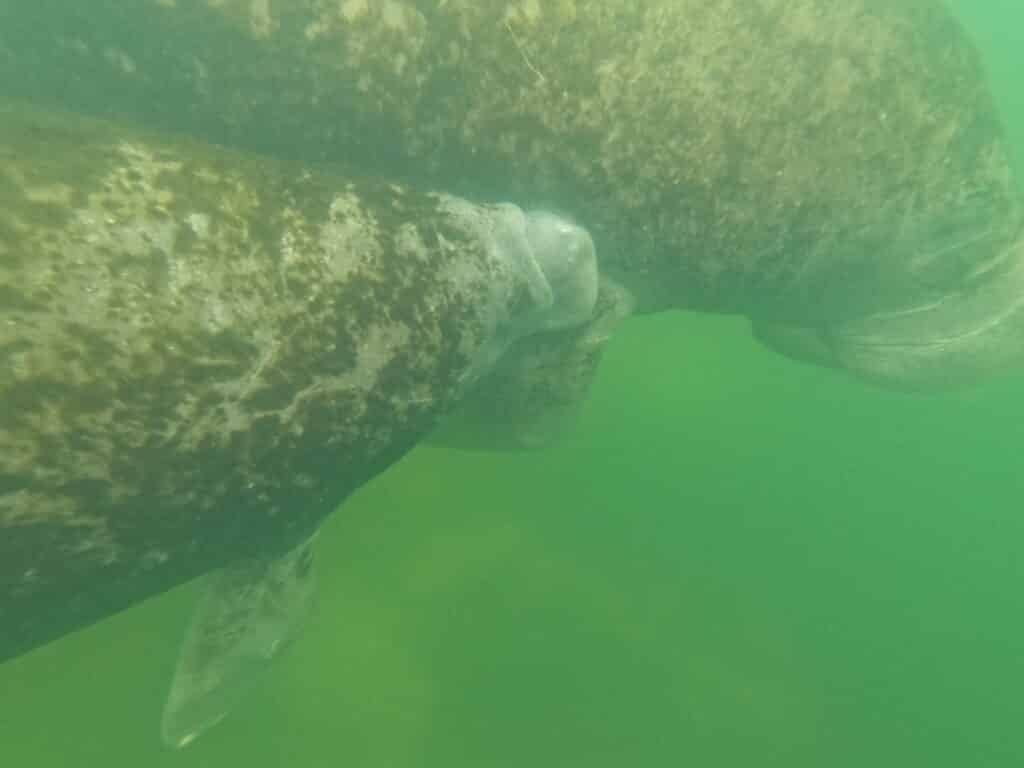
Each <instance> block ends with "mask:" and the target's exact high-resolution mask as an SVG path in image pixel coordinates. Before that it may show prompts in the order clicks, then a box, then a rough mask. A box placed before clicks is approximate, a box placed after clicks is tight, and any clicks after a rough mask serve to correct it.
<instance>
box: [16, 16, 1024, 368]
mask: <svg viewBox="0 0 1024 768" xmlns="http://www.w3.org/2000/svg"><path fill="white" fill-rule="evenodd" d="M51 4H52V2H51V3H48V2H46V0H43V1H42V2H39V3H32V4H25V5H24V6H23V7H21V8H19V9H18V10H14V11H9V12H8V14H7V16H8V18H6V19H5V24H4V25H3V28H2V29H0V51H3V52H4V53H3V55H4V60H5V63H6V65H5V67H4V68H3V71H2V73H0V78H6V79H5V80H3V81H0V82H2V84H3V85H4V87H5V88H6V89H7V90H8V92H10V93H15V94H21V95H24V96H25V97H31V98H45V96H44V95H45V94H59V95H60V98H61V99H63V100H68V99H70V100H71V101H72V102H74V103H75V104H76V105H77V106H78V108H80V109H82V110H83V111H87V112H100V111H111V110H112V111H116V112H129V113H131V114H132V115H133V116H135V117H136V118H138V119H141V120H145V121H149V122H152V123H154V124H159V125H173V126H175V127H178V128H180V129H181V130H183V131H185V132H187V133H191V134H194V135H201V136H207V137H209V138H212V139H214V140H216V141H219V142H223V143H227V144H233V145H237V146H247V147H252V148H258V149H260V150H261V151H267V152H269V153H271V154H275V155H279V156H283V155H289V156H296V155H297V156H301V157H303V158H305V159H309V160H312V161H315V162H342V163H359V164H361V165H362V167H364V168H366V169H368V170H369V171H370V172H372V173H374V174H384V175H394V176H396V177H403V178H405V177H408V178H416V179H425V180H427V181H428V182H429V183H430V185H431V186H433V187H435V188H440V189H445V190H448V191H452V192H461V193H465V194H468V195H470V196H472V197H474V198H476V197H482V198H491V199H511V200H517V201H529V202H535V203H537V204H541V205H544V206H546V207H555V208H557V209H562V210H567V211H569V212H570V213H571V214H572V215H573V216H574V217H575V218H576V219H577V220H578V221H579V222H581V224H582V225H583V226H585V227H586V228H587V229H588V230H590V231H591V232H592V234H593V236H594V239H595V241H596V243H597V250H598V253H599V254H600V260H601V269H602V272H603V273H604V274H606V275H607V276H610V277H613V278H614V279H616V280H618V281H619V282H620V283H622V284H623V285H624V286H625V287H626V288H628V289H629V290H630V291H631V292H632V293H633V294H634V296H635V297H636V304H637V310H638V311H641V312H643V311H654V310H658V309H664V308H672V307H675V308H684V309H696V310H705V311H713V312H730V313H738V314H742V315H746V316H748V317H750V318H751V320H752V321H753V323H754V326H755V329H756V333H757V336H758V337H759V338H761V339H763V340H764V341H766V342H767V343H769V344H771V345H772V346H774V347H775V348H777V349H779V350H780V351H784V352H786V353H787V354H792V355H793V356H795V357H798V358H801V359H806V360H810V361H814V362H818V363H821V364H827V365H834V366H838V367H841V368H846V369H849V370H851V371H854V372H856V373H860V374H862V375H865V376H868V377H870V378H872V379H874V380H877V381H879V382H882V383H890V384H894V385H898V386H907V387H911V388H924V387H930V386H943V385H946V384H949V383H955V382H959V381H962V380H971V379H973V378H976V377H978V376H982V375H985V374H986V373H987V372H988V371H989V370H990V369H993V368H998V367H1001V366H1003V365H1005V364H1008V363H1010V364H1012V363H1013V362H1015V361H1016V360H1017V359H1018V358H1019V357H1020V354H1021V353H1020V345H1019V344H1013V345H1009V347H1008V342H1007V338H1016V337H1017V336H1018V335H1019V332H1020V331H1021V325H1022V320H1021V312H1020V311H1019V308H1018V306H1017V304H1016V296H1018V295H1019V294H1020V290H1019V288H1020V281H1021V276H1020V266H1019V265H1020V263H1021V261H1022V259H1024V257H1022V247H1021V246H1020V244H1019V242H1020V239H1021V219H1022V214H1021V210H1020V203H1019V199H1018V194H1017V190H1016V188H1015V186H1014V181H1013V179H1012V177H1011V173H1010V169H1009V163H1008V160H1007V150H1006V147H1005V143H1004V137H1003V133H1002V130H1001V127H1000V125H999V121H998V119H997V116H996V112H995V109H994V107H993V104H992V101H991V97H990V95H989V92H988V90H987V87H986V83H985V78H984V74H983V71H982V68H981V66H980V64H979V61H978V57H977V55H976V52H975V51H974V49H973V48H972V46H971V44H970V43H969V41H968V40H967V39H966V37H965V35H964V33H963V31H962V30H961V29H960V28H959V27H958V25H957V23H956V22H955V20H954V19H953V17H952V16H951V15H950V13H949V12H948V10H947V9H946V8H945V7H944V4H943V3H942V2H940V0H905V1H904V2H898V3H893V2H890V1H889V0H852V1H851V2H836V0H758V2H752V1H751V0H645V1H643V2H636V0H600V1H598V2H587V3H582V2H575V1H574V0H540V2H528V3H527V2H517V1H516V0H472V2H470V1H469V0H454V1H452V2H444V3H437V2H416V1H414V0H396V1H395V2H387V3H373V2H368V3H361V2H352V3H326V2H322V1H321V0H295V1H294V2H289V3H251V2H249V1H248V0H226V1H225V0H217V2H213V1H212V0H174V1H173V2H170V1H169V2H160V3H147V4H142V3H136V4H127V7H126V4H125V3H123V2H120V1H119V0H96V2H93V3H89V4H88V5H82V6H80V7H76V8H72V9H68V8H64V7H63V5H65V4H60V5H61V12H60V13H58V14H55V13H54V9H52V8H47V6H48V5H51ZM52 18H60V19H61V20H62V23H61V25H60V28H59V29H58V28H55V27H54V26H53V24H52V22H48V19H52ZM68 30H73V32H71V33H69V32H68ZM168 40H173V44H168V42H167V41H168ZM228 42H229V43H230V44H227V43H228ZM68 82H71V83H73V84H74V89H73V91H72V92H69V88H68V87H67V83H68ZM973 297H978V298H973Z"/></svg>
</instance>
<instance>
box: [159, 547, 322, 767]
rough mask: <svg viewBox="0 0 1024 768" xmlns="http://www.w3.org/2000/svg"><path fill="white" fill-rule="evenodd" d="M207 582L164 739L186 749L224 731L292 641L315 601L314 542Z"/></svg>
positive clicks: (171, 695) (194, 617) (181, 660)
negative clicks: (202, 737)
mask: <svg viewBox="0 0 1024 768" xmlns="http://www.w3.org/2000/svg"><path fill="white" fill-rule="evenodd" d="M315 536H316V534H314V535H313V536H312V537H310V538H309V539H307V540H305V541H303V542H302V543H301V544H300V545H299V546H297V547H295V548H294V549H292V550H290V551H288V552H286V553H285V554H283V555H280V556H278V557H273V558H254V559H249V560H244V561H240V562H238V563H233V564H231V565H229V566H227V567H225V568H222V569H220V570H219V571H215V572H214V573H211V574H209V575H208V576H207V577H206V583H205V585H204V591H203V594H202V596H201V597H200V599H199V603H198V605H197V606H196V609H195V612H194V613H193V615H192V619H191V621H190V623H189V627H188V629H187V630H186V633H185V639H184V642H183V643H182V647H181V653H180V656H179V658H178V665H177V668H176V670H175V673H174V679H173V681H172V682H171V689H170V692H169V694H168V696H167V702H166V704H165V705H164V713H163V721H162V723H161V735H162V737H163V741H164V743H165V744H166V745H167V746H169V747H172V748H174V749H180V748H182V747H186V746H188V745H189V744H191V743H192V742H193V741H195V740H196V739H197V738H198V737H199V736H200V735H201V734H202V733H204V732H205V731H207V730H209V729H210V728H212V727H213V726H214V725H216V724H217V723H219V722H220V721H221V720H222V719H223V718H224V717H225V716H226V715H227V714H228V713H229V712H230V711H231V709H232V708H233V707H234V706H235V704H237V703H238V702H239V700H240V699H241V698H242V697H243V696H244V695H245V694H246V693H247V692H248V691H250V690H251V689H252V687H253V686H254V685H255V684H256V683H257V682H258V681H259V679H260V677H261V675H262V673H263V672H264V671H265V670H266V669H267V667H268V665H269V664H270V663H271V661H272V660H273V659H274V658H275V657H276V656H277V655H278V654H279V653H280V652H281V651H282V650H283V649H284V648H285V647H286V646H287V645H288V644H289V643H290V642H291V641H292V640H293V639H294V638H295V636H296V634H297V633H298V631H299V628H300V627H301V625H302V623H303V620H304V619H305V617H306V615H307V614H308V613H309V610H310V606H311V604H312V599H313V591H314V590H313V587H314V578H313V568H312V565H313V549H312V545H313V539H314V538H315Z"/></svg>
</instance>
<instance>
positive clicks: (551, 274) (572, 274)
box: [526, 211, 598, 330]
mask: <svg viewBox="0 0 1024 768" xmlns="http://www.w3.org/2000/svg"><path fill="white" fill-rule="evenodd" d="M526 239H527V242H529V244H530V247H531V249H532V250H533V258H534V259H535V260H536V262H537V265H538V266H539V267H540V269H541V272H543V274H544V277H545V279H546V280H547V283H548V286H549V287H550V289H551V304H550V306H549V307H548V308H547V309H545V310H542V311H541V312H540V314H539V315H538V317H537V318H536V321H537V322H538V323H539V325H540V328H542V329H543V330H555V329H558V328H568V327H572V326H576V325H581V324H582V323H585V322H586V321H588V320H589V319H590V318H591V316H592V315H593V314H594V306H595V304H596V303H597V292H598V274H597V256H596V252H595V250H594V241H593V239H592V238H591V237H590V233H588V232H587V230H585V229H584V228H583V227H581V226H580V225H578V224H576V223H575V222H574V221H572V220H570V219H569V218H567V217H564V216H560V215H558V214H555V213H552V212H550V211H530V212H528V213H527V214H526Z"/></svg>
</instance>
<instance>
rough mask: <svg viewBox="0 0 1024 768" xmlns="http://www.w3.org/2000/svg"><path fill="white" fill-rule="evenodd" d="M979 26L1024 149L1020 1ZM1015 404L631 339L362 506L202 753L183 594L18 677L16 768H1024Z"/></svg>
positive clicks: (412, 468)
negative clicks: (467, 448)
mask: <svg viewBox="0 0 1024 768" xmlns="http://www.w3.org/2000/svg"><path fill="white" fill-rule="evenodd" d="M961 5H962V6H963V15H964V18H965V19H966V21H967V22H968V24H969V26H970V28H971V30H972V32H973V34H975V35H976V36H977V38H978V39H979V40H980V41H981V43H982V45H983V46H984V48H985V53H986V56H987V58H988V62H989V66H990V72H991V77H992V80H993V83H994V87H995V88H996V90H997V93H998V94H999V96H1000V99H1001V101H1002V104H1003V106H1004V109H1005V115H1006V119H1007V123H1008V125H1009V129H1010V131H1011V133H1012V135H1013V136H1014V137H1015V143H1016V145H1017V147H1018V148H1019V149H1020V150H1024V90H1021V88H1020V86H1019V80H1018V77H1019V72H1020V71H1024V62H1022V59H1021V54H1020V50H1019V47H1018V46H1017V43H1016V39H1017V37H1018V36H1019V31H1018V30H1019V29H1021V28H1022V24H1024V11H1022V10H1020V8H1021V6H1020V5H1019V3H1017V2H1011V0H1002V1H1001V2H997V1H996V0H985V2H972V3H968V2H966V0H964V2H962V3H961ZM1021 156H1022V157H1024V152H1022V153H1021ZM1022 385H1024V379H1022V378H1019V377H1018V378H1016V379H1012V378H1011V379H1002V380H999V381H994V382H991V383H990V384H988V385H987V386H985V387H983V388H981V389H977V390H973V391H971V392H967V393H961V394H957V395H952V396H943V397H921V398H916V397H907V396H901V395H895V394H891V393H885V392H877V391H874V390H870V389H867V388H865V387H864V386H862V385H860V384H857V383H855V382H852V381H849V380H847V379H845V378H842V377H839V376H836V375H833V374H831V373H829V372H825V371H819V370H816V369H811V368H805V367H801V366H798V365H795V364H792V363H790V362H787V361H785V360H783V359H781V358H779V357H776V356H774V355H773V354H771V353H769V352H767V351H764V350H762V349H761V348H759V347H758V346H756V345H755V343H754V342H753V341H751V340H750V339H749V334H748V332H747V328H746V325H745V323H743V322H740V321H737V320H732V319H727V318H725V319H723V318H708V317H698V316H688V315H683V314H672V315H665V316H661V317H655V318H647V319H642V320H635V321H632V322H630V323H629V324H628V325H627V327H626V328H625V329H624V330H623V331H622V332H621V334H620V335H619V336H618V337H617V338H616V340H615V342H614V344H613V346H612V348H611V351H610V353H609V356H608V358H607V360H606V362H605V364H604V366H603V369H602V372H601V375H600V377H599V380H598V382H597V385H596V389H595V391H594V394H593V397H592V399H591V401H590V403H589V405H588V408H587V410H586V413H585V418H584V421H583V424H582V426H581V429H580V430H579V431H578V432H577V433H576V434H575V435H574V436H573V438H572V439H571V440H570V441H568V442H567V443H565V444H564V445H561V446H559V447H557V448H555V449H552V450H549V451H547V452H545V453H542V454H538V455H527V456H511V457H510V456H492V455H474V454H462V453H455V452H449V451H447V450H443V449H439V448H432V447H421V448H419V449H417V450H416V451H414V452H413V453H412V454H411V455H410V456H408V457H407V458H406V459H405V460H404V461H402V462H401V463H400V464H399V465H398V466H396V467H394V468H393V469H392V470H391V471H389V472H388V473H386V474H385V475H384V476H382V477H379V478H378V479H377V480H376V481H375V482H373V483H371V484H370V485H369V486H368V487H366V488H364V489H363V490H362V491H361V492H360V493H358V494H357V495H356V496H355V497H354V498H353V499H351V501H350V502H349V503H347V504H345V506H344V507H343V508H342V509H341V510H340V511H339V512H338V513H337V514H336V515H335V516H334V517H333V518H332V519H331V520H330V521H329V523H328V525H327V526H326V529H325V532H324V535H323V537H322V542H321V546H320V550H319V555H318V557H319V565H318V567H319V570H320V583H321V589H320V597H319V602H318V605H317V609H316V614H315V616H314V618H313V621H312V622H311V623H310V625H309V627H308V629H307V631H306V633H305V636H304V637H303V638H302V640H301V642H300V643H299V644H297V645H296V646H295V647H294V648H293V649H292V650H291V651H290V652H289V654H288V655H287V656H286V657H285V658H283V659H282V660H281V662H280V663H279V664H278V665H276V666H275V667H274V670H273V672H272V674H271V676H270V678H269V679H268V680H267V681H266V683H265V685H263V687H261V688H260V689H259V690H257V691H256V692H255V693H254V694H253V695H252V696H251V697H250V698H249V699H248V700H247V701H246V702H245V703H244V705H243V706H242V707H240V708H239V709H238V710H237V711H236V712H235V713H233V714H232V716H231V717H230V718H229V719H228V720H226V721H225V722H224V723H223V724H222V725H221V726H219V727H218V728H216V729H214V730H213V731H211V732H210V733H209V734H208V735H207V736H205V737H204V738H203V739H202V740H200V741H199V742H198V743H197V744H196V745H194V746H193V747H191V748H190V749H188V750H186V751H184V752H181V753H171V752H167V751H165V750H164V749H162V748H161V746H160V743H159V739H158V732H157V727H158V722H159V717H160V711H161V707H162V705H163V698H164V696H165V694H166V686H167V682H168V680H169V678H170V675H171V672H172V670H173V664H174V661H175V657H176V653H177V648H178V645H179V642H180V636H181V631H182V627H183V625H184V623H185V620H186V618H187V616H188V614H189V612H190V610H191V607H192V602H193V599H194V597H195V588H194V586H187V587H184V588H182V589H179V590H176V591H174V592H172V593H170V594H168V595H165V596H163V597H161V598H159V599H155V600H151V601H149V602H147V603H145V604H143V605H141V606H138V607H136V608H135V609H133V610H130V611H128V612H125V613H124V614H122V615H119V616H117V617H115V618H113V619H111V620H108V621H106V622H104V623H102V624H100V625H97V626H95V627H92V628H90V629H88V630H85V631H82V632H80V633H77V634H75V635H73V636H70V637H67V638H65V639H63V640H61V641H59V642H57V643H54V644H52V645H50V646H47V647H45V648H42V649H40V650H37V651H35V652H34V653H31V654H29V655H27V656H24V657H22V658H19V659H17V660H15V661H13V662H10V663H7V664H5V665H3V666H2V667H0V761H2V764H3V765H5V766H19V767H22V768H49V767H50V766H71V765H75V766H108V767H109V768H120V767H121V766H125V767H127V766H131V767H132V768H136V767H137V766H164V765H167V766H170V765H174V766H215V765H216V766H246V768H257V767H258V766H303V768H306V767H308V768H316V767H318V766H336V765H353V766H365V767H367V768H369V767H373V766H381V767H382V768H383V767H385V766H386V767H388V768H406V767H410V768H411V767H413V766H430V767H431V768H433V767H434V766H445V768H457V767H458V766H474V768H475V767H476V766H509V767H511V766H516V767H517V768H521V767H523V766H541V767H544V768H546V767H548V766H551V767H555V766H557V767H559V768H562V767H564V766H587V768H598V767H600V766H627V765H628V766H661V765H680V764H682V765H694V766H723V767H730V766H748V765H752V766H786V767H787V768H799V767H800V766H814V767H816V768H818V767H820V766H830V767H836V768H842V767H845V766H850V767H851V768H853V767H854V766H857V767H858V768H859V767H860V766H864V765H880V766H897V765H902V766H908V765H909V766H929V767H930V768H942V767H943V766H957V767H961V766H972V767H974V766H979V767H980V766H986V767H988V766H994V767H997V768H1001V767H1003V766H1014V765H1021V764H1024V730H1022V729H1021V728H1020V717H1019V714H1020V712H1021V704H1020V691H1021V689H1022V688H1024V652H1022V651H1024V618H1022V617H1021V612H1020V594H1021V591H1022V588H1024V559H1022V558H1021V557H1020V554H1019V553H1020V551H1021V548H1022V545H1024V515H1022V514H1021V501H1020V497H1021V491H1022V490H1024V479H1022V474H1021V469H1022V459H1021V449H1020V446H1021V445H1022V444H1024V418H1021V411H1020V402H1021V397H1020V395H1021V392H1022V391H1024V389H1022Z"/></svg>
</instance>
